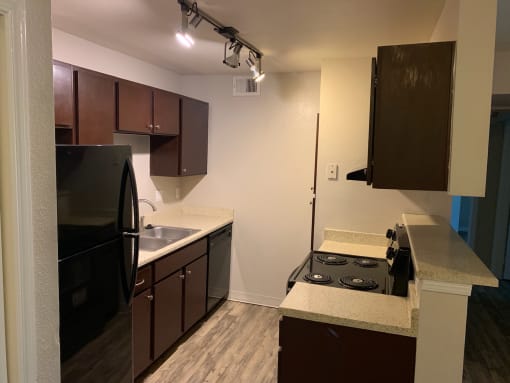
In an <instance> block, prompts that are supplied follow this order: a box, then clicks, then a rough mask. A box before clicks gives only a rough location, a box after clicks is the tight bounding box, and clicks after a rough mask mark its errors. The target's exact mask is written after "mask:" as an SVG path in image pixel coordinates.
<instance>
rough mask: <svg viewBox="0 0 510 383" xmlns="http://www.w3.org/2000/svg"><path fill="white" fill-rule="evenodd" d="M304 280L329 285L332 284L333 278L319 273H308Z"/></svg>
mask: <svg viewBox="0 0 510 383" xmlns="http://www.w3.org/2000/svg"><path fill="white" fill-rule="evenodd" d="M304 279H305V280H307V281H308V282H312V283H318V284H325V285H326V284H328V283H331V277H330V276H329V275H326V274H319V273H308V274H306V275H305V276H304Z"/></svg>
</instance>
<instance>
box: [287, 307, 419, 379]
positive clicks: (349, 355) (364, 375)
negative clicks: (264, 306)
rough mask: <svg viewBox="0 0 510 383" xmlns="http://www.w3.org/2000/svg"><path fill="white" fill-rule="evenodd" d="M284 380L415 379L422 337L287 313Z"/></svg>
mask: <svg viewBox="0 0 510 383" xmlns="http://www.w3.org/2000/svg"><path fill="white" fill-rule="evenodd" d="M279 339H280V351H279V353H278V382H279V383H290V382H292V383H296V382H340V381H342V382H392V383H404V382H405V383H407V382H409V383H412V382H413V381H414V365H415V353H416V339H415V338H411V337H406V336H401V335H393V334H386V333H381V332H376V331H369V330H362V329H356V328H351V327H344V326H337V325H331V324H326V323H319V322H312V321H307V320H303V319H296V318H290V317H283V319H282V320H281V321H280V336H279Z"/></svg>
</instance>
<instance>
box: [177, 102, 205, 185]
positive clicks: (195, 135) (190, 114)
mask: <svg viewBox="0 0 510 383" xmlns="http://www.w3.org/2000/svg"><path fill="white" fill-rule="evenodd" d="M208 118H209V104H207V103H206V102H202V101H199V100H193V99H191V98H187V97H183V98H181V135H180V169H179V170H180V175H183V176H188V175H196V174H207V129H208Z"/></svg>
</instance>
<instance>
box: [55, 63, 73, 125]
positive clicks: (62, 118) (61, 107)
mask: <svg viewBox="0 0 510 383" xmlns="http://www.w3.org/2000/svg"><path fill="white" fill-rule="evenodd" d="M53 94H54V97H55V125H57V126H67V127H72V126H73V125H74V97H73V69H72V67H71V65H68V64H63V63H59V62H54V63H53Z"/></svg>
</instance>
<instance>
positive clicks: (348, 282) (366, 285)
mask: <svg viewBox="0 0 510 383" xmlns="http://www.w3.org/2000/svg"><path fill="white" fill-rule="evenodd" d="M338 282H340V284H341V285H343V286H346V287H348V288H351V289H355V290H373V289H376V288H377V286H379V285H378V284H377V282H375V281H374V280H372V279H365V278H361V277H355V276H351V275H349V276H346V277H340V278H338Z"/></svg>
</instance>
